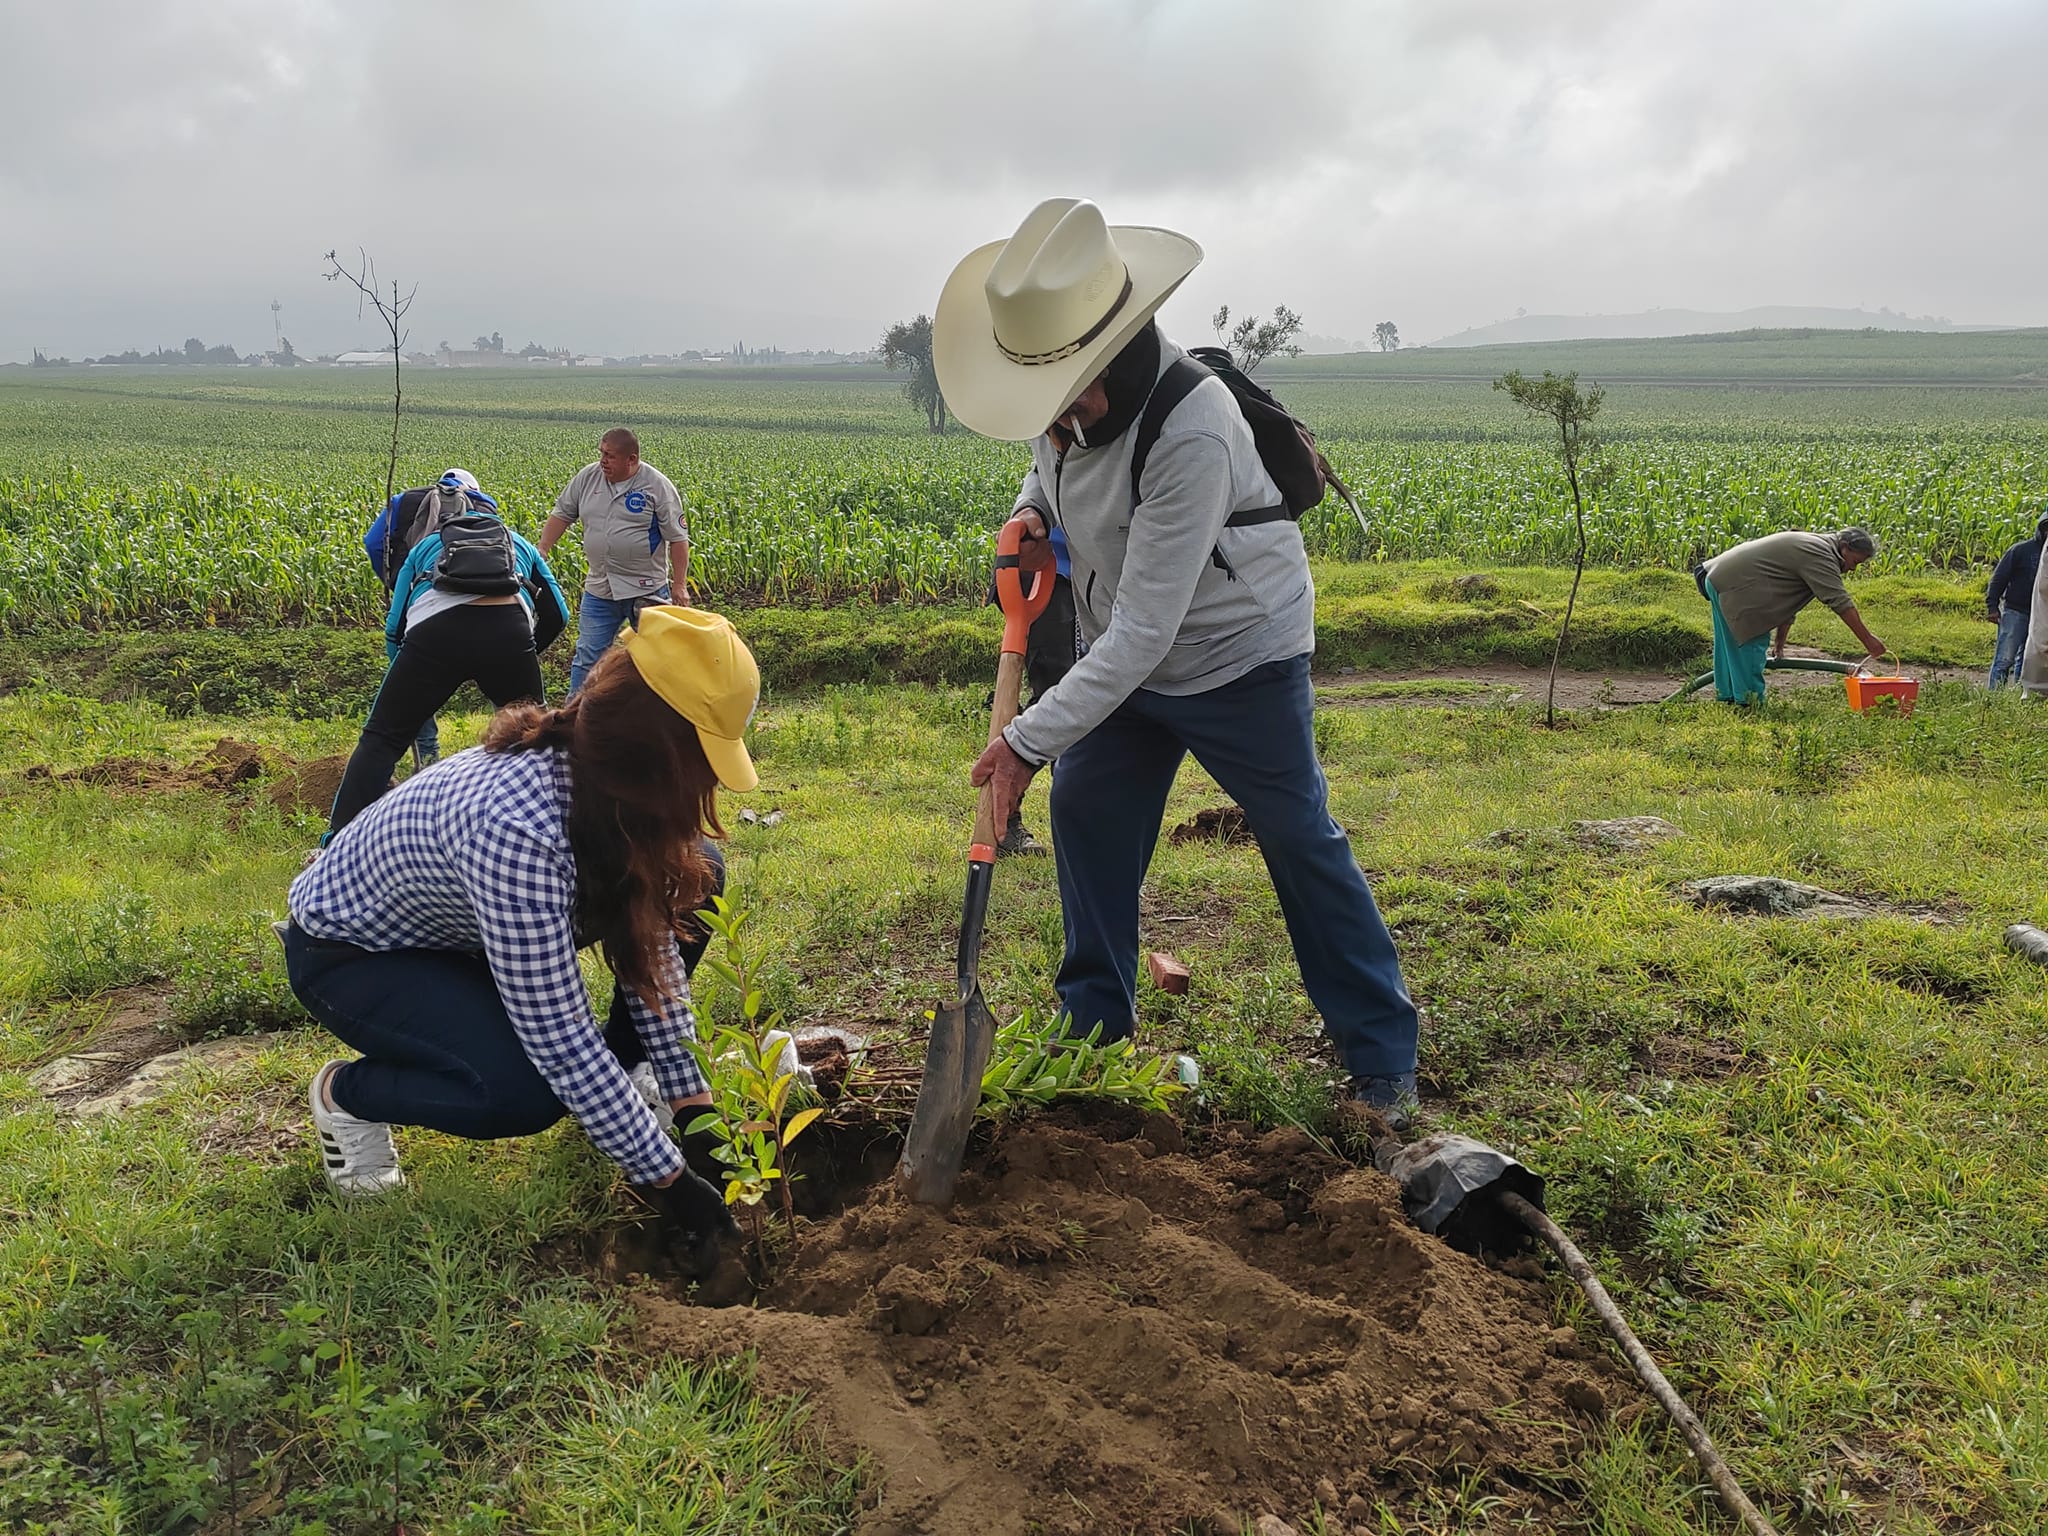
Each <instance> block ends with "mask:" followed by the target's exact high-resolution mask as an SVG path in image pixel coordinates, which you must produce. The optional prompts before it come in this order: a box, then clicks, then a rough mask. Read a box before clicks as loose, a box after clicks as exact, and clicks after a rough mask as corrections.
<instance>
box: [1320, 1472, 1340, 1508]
mask: <svg viewBox="0 0 2048 1536" xmlns="http://www.w3.org/2000/svg"><path fill="white" fill-rule="evenodd" d="M1316 1502H1317V1503H1318V1504H1320V1505H1322V1507H1323V1512H1324V1513H1325V1514H1329V1513H1331V1512H1333V1511H1334V1510H1335V1509H1336V1508H1337V1485H1336V1484H1335V1483H1333V1482H1331V1481H1330V1480H1329V1479H1328V1478H1327V1477H1319V1478H1317V1479H1316Z"/></svg>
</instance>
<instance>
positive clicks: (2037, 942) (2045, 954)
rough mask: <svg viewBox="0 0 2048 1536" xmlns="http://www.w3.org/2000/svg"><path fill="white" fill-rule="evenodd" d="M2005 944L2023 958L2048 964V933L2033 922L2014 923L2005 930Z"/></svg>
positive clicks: (2040, 963)
mask: <svg viewBox="0 0 2048 1536" xmlns="http://www.w3.org/2000/svg"><path fill="white" fill-rule="evenodd" d="M2005 945H2006V948H2008V949H2010V950H2011V951H2012V952H2013V953H2014V954H2016V955H2018V956H2019V957H2020V958H2021V959H2022V960H2031V961H2033V962H2034V964H2036V965H2048V933H2043V932H2042V931H2041V930H2040V929H2038V928H2036V927H2035V926H2034V925H2033V924H2032V923H2014V924H2013V925H2012V926H2011V927H2010V928H2008V929H2006V930H2005Z"/></svg>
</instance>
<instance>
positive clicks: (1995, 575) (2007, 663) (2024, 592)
mask: <svg viewBox="0 0 2048 1536" xmlns="http://www.w3.org/2000/svg"><path fill="white" fill-rule="evenodd" d="M2044 541H2048V508H2044V509H2043V511H2042V514H2041V521H2040V522H2039V523H2038V524H2036V525H2035V528H2034V536H2033V537H2032V538H2031V539H2021V540H2020V541H2019V543H2017V544H2015V545H2013V546H2012V547H2011V548H2010V549H2008V550H2007V551H2006V552H2005V553H2004V554H2003V555H2001V556H1999V558H1998V564H1997V566H1995V567H1994V568H1993V569H1992V572H1991V584H1990V585H1989V586H1988V587H1986V588H1985V589H1984V606H1985V608H1986V610H1987V615H1986V616H1987V617H1988V618H1989V619H1990V620H1991V622H1992V623H1994V624H1996V625H1997V626H1998V642H1997V644H1996V645H1994V646H1993V647H1992V651H1991V676H1990V678H1989V679H1988V682H1987V686H1989V687H1992V688H2003V687H2005V686H2006V685H2007V684H2008V683H2016V682H2018V681H2019V680H2020V658H2021V657H2022V656H2024V655H2025V654H2026V650H2027V621H2028V618H2029V617H2030V616H2031V615H2032V613H2033V610H2034V578H2035V576H2036V575H2038V574H2039V572H2040V569H2041V546H2042V543H2043V542H2044Z"/></svg>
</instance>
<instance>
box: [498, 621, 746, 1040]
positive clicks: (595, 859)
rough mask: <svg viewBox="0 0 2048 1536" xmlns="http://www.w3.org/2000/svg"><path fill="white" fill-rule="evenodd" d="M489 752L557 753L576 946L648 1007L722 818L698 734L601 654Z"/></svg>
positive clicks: (619, 653) (526, 709)
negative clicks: (565, 779) (551, 704)
mask: <svg viewBox="0 0 2048 1536" xmlns="http://www.w3.org/2000/svg"><path fill="white" fill-rule="evenodd" d="M484 747H485V749H486V750H488V751H491V752H531V751H536V750H538V749H540V748H543V747H563V748H566V749H567V751H568V755H569V811H568V815H567V817H566V818H565V825H566V830H567V832H568V836H569V848H570V851H571V852H572V853H574V854H575V856H576V938H577V942H578V943H579V944H587V943H593V942H594V943H596V944H597V945H599V946H600V948H601V949H602V951H603V954H604V961H605V964H606V965H608V966H610V967H611V971H612V974H613V975H614V976H616V977H617V978H618V979H619V980H620V981H621V982H623V983H624V984H625V985H626V986H628V987H630V988H631V989H632V990H633V991H634V992H636V993H638V994H639V996H640V998H641V999H642V1000H643V1001H644V1002H646V1003H647V1005H648V1006H649V1007H655V1006H658V1005H659V1001H660V999H662V998H663V997H664V996H665V995H666V994H665V993H664V992H663V990H662V988H661V986H660V984H659V982H658V981H657V980H656V977H657V976H658V975H659V974H660V972H661V970H662V968H663V963H664V953H665V950H666V949H667V947H668V946H671V945H673V944H674V942H675V933H676V924H677V922H678V921H679V920H681V919H683V918H685V917H687V915H688V914H689V913H692V912H694V911H696V910H697V908H698V907H700V906H702V905H703V904H704V899H705V896H706V894H707V893H708V892H709V891H710V889H711V878H712V877H711V866H710V864H709V863H708V862H707V861H706V859H705V857H704V855H703V852H702V851H701V850H700V848H699V847H698V843H699V840H700V839H701V838H702V837H703V836H704V835H705V834H706V833H709V834H710V835H711V836H713V837H724V836H725V828H724V827H723V826H721V825H720V824H719V821H718V775H717V774H716V773H714V772H713V771H712V768H711V764H710V763H709V762H707V761H706V760H705V757H704V748H703V745H702V744H701V743H700V742H699V741H698V740H697V728H696V727H695V726H694V725H692V724H690V722H689V721H687V720H685V719H684V718H683V717H682V716H681V715H679V714H677V713H676V712H675V710H673V709H671V708H670V707H669V706H668V705H667V704H666V703H664V702H663V701H662V699H661V696H660V695H659V694H657V693H655V691H654V690H653V689H652V688H650V687H648V686H647V684H646V682H645V681H644V680H643V679H642V678H641V676H640V670H639V668H637V667H635V666H634V665H633V659H632V657H630V656H629V655H627V653H626V652H625V651H624V650H623V649H619V648H616V647H615V648H613V649H612V650H609V651H607V652H606V653H605V654H604V657H603V659H602V660H600V661H599V662H598V664H597V665H596V666H595V667H593V668H592V669H591V671H590V675H589V676H588V677H586V678H585V679H584V680H583V687H582V688H581V689H579V690H578V691H577V693H576V695H575V697H573V698H571V699H570V700H569V701H568V702H567V703H565V704H563V705H562V707H561V708H560V709H543V708H541V707H540V706H539V705H537V704H514V705H511V706H509V707H508V708H505V709H501V710H499V711H498V714H497V717H496V718H495V719H494V720H492V721H491V725H490V729H489V730H488V731H487V732H486V733H485V735H484Z"/></svg>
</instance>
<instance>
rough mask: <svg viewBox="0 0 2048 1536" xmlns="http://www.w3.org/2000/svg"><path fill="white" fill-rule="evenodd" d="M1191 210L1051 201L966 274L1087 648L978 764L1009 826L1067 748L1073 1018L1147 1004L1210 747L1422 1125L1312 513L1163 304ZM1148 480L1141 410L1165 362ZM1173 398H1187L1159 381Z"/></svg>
mask: <svg viewBox="0 0 2048 1536" xmlns="http://www.w3.org/2000/svg"><path fill="white" fill-rule="evenodd" d="M1201 255H1202V253H1201V248H1200V247H1199V246H1197V245H1196V244H1195V243H1194V242H1193V241H1192V240H1189V239H1187V238H1186V237H1185V236H1182V235H1177V234H1174V233H1172V232H1171V231H1169V230H1160V229H1145V228H1138V227H1133V226H1118V227H1116V228H1113V229H1112V228H1111V227H1109V226H1108V225H1106V224H1105V223H1104V222H1103V218H1102V214H1101V211H1100V210H1099V209H1097V208H1096V207H1095V205H1094V204H1093V203H1088V202H1078V201H1076V200H1074V199H1071V198H1055V199H1052V200H1050V201H1048V202H1045V203H1042V204H1040V205H1039V207H1038V208H1036V209H1035V210H1033V212H1032V213H1031V215H1030V216H1029V217H1028V218H1026V219H1025V221H1024V223H1023V224H1022V225H1021V226H1019V228H1018V230H1017V232H1016V234H1014V235H1013V236H1011V238H1010V239H1009V240H1007V241H997V242H995V243H994V244H992V245H987V246H983V247H982V248H981V249H979V250H977V251H975V252H973V253H972V254H970V255H969V256H968V257H967V258H966V259H965V260H964V261H962V262H961V263H960V264H959V266H958V267H956V268H955V269H954V272H953V275H952V277H951V278H950V279H948V281H947V284H946V289H945V292H944V294H943V295H942V296H941V298H940V300H939V307H938V312H937V314H936V316H935V318H934V320H933V322H932V356H933V362H934V364H935V366H936V368H937V370H938V376H939V384H940V387H941V388H942V389H943V390H944V391H945V396H946V401H947V403H948V404H949V405H951V406H952V407H953V412H954V415H956V416H957V417H958V418H959V419H960V420H961V421H963V422H965V423H966V424H967V425H968V426H969V427H971V428H973V429H974V430H975V431H977V432H980V433H983V434H984V435H986V436H989V437H996V438H1002V439H1007V440H1009V441H1013V442H1016V441H1025V440H1029V441H1030V443H1031V469H1030V471H1029V473H1027V474H1026V475H1025V477H1024V484H1023V489H1022V491H1021V492H1020V494H1019V496H1018V498H1017V505H1016V510H1015V511H1014V512H1013V513H1012V518H1013V520H1015V521H1017V522H1019V523H1020V524H1021V525H1022V528H1023V531H1024V535H1025V539H1026V543H1025V545H1024V550H1025V553H1024V555H1023V557H1022V562H1021V563H1022V564H1024V565H1025V566H1026V567H1027V568H1028V569H1031V570H1042V571H1044V572H1045V575H1046V578H1047V579H1050V577H1051V574H1052V570H1053V563H1054V556H1053V552H1052V549H1051V547H1050V544H1049V541H1048V533H1049V530H1050V528H1052V527H1054V526H1057V527H1059V528H1061V529H1063V530H1064V531H1065V534H1066V542H1067V549H1068V552H1069V556H1070V560H1071V580H1072V583H1073V594H1074V605H1075V612H1076V618H1077V621H1078V625H1079V629H1080V632H1081V638H1082V640H1083V641H1084V642H1085V643H1086V653H1085V654H1084V655H1082V656H1081V657H1080V659H1079V660H1077V661H1076V662H1075V663H1074V665H1073V667H1072V669H1071V670H1070V671H1068V672H1067V674H1066V675H1065V676H1064V677H1062V678H1061V679H1060V680H1059V681H1058V682H1057V683H1055V684H1054V685H1053V686H1052V687H1050V688H1048V689H1047V690H1046V691H1045V692H1044V693H1043V694H1042V695H1039V696H1038V697H1036V698H1035V699H1034V700H1033V702H1032V705H1031V707H1030V708H1029V709H1027V710H1026V711H1024V713H1023V714H1021V715H1019V716H1018V717H1017V719H1016V720H1015V722H1013V723H1012V724H1011V725H1010V726H1009V728H1008V729H1007V730H1006V731H1005V732H1004V733H1003V735H1002V736H1000V737H999V738H997V740H995V741H994V742H993V743H991V744H990V746H989V748H988V750H987V751H986V752H985V753H983V754H982V756H981V758H980V759H979V760H978V761H977V762H976V763H975V765H974V770H973V775H972V776H973V779H974V782H975V783H977V784H983V783H993V784H994V786H995V798H996V806H995V812H996V825H997V826H1002V825H1003V824H1004V822H1005V821H1006V820H1007V819H1008V817H1009V814H1010V812H1011V810H1012V809H1013V808H1014V807H1015V806H1016V804H1017V802H1018V799H1019V797H1020V796H1021V795H1022V793H1023V790H1024V787H1025V785H1026V784H1028V783H1029V782H1030V779H1031V777H1032V775H1033V774H1034V773H1036V772H1037V770H1038V769H1039V768H1042V767H1044V766H1045V765H1046V764H1048V763H1051V764H1053V774H1052V835H1053V856H1054V860H1055V863H1056V866H1057V869H1058V874H1059V886H1060V909H1061V918H1062V921H1063V923H1064V925H1065V930H1066V955H1065V959H1064V960H1063V962H1062V964H1061V966H1060V971H1059V976H1058V978H1057V980H1056V982H1055V985H1056V987H1057V989H1058V991H1059V996H1060V1004H1061V1009H1062V1011H1063V1012H1064V1013H1066V1014H1067V1015H1068V1016H1069V1027H1070V1028H1071V1029H1073V1030H1074V1031H1075V1032H1076V1033H1085V1032H1086V1031H1088V1030H1089V1029H1091V1028H1093V1027H1094V1026H1096V1025H1098V1024H1099V1025H1100V1026H1101V1027H1102V1037H1103V1038H1104V1039H1105V1040H1112V1041H1113V1040H1121V1039H1124V1038H1126V1037H1128V1036H1129V1035H1130V1033H1131V1031H1132V1029H1133V1027H1134V1025H1135V1022H1136V1012H1137V1009H1136V987H1137V966H1138V937H1139V935H1138V895H1139V887H1140V885H1141V884H1142V882H1143V880H1144V877H1145V869H1146V866H1147V865H1148V864H1149V863H1150V862H1151V859H1152V852H1153V849H1154V847H1155V845H1156V844H1157V843H1158V841H1159V826H1160V820H1161V818H1162V816H1163V814H1164V812H1165V808H1166V799H1167V795H1168V794H1169V793H1170V792H1171V790H1172V788H1173V781H1174V777H1175V775H1176V774H1177V773H1178V771H1179V769H1180V764H1181V761H1182V759H1183V758H1185V757H1186V756H1188V755H1189V754H1190V753H1192V754H1193V755H1194V757H1195V759H1196V760H1197V761H1198V762H1200V763H1201V765H1202V766H1203V767H1204V768H1206V769H1207V770H1208V771H1209V772H1210V773H1211V774H1212V775H1214V777H1215V779H1216V781H1217V783H1219V784H1220V785H1222V787H1223V789H1224V791H1225V792H1226V793H1227V794H1229V795H1230V796H1231V797H1232V798H1234V799H1235V800H1236V801H1237V803H1238V804H1239V805H1240V806H1242V807H1243V808H1244V811H1245V816H1246V819H1247V821H1248V822H1249V824H1250V827H1251V830H1252V833H1253V835H1254V836H1255V837H1256V838H1257V839H1258V843H1259V849H1260V852H1261V853H1262V854H1263V855H1264V857H1265V861H1266V869H1267V871H1268V873H1269V874H1270V875H1271V876H1272V879H1273V885H1274V889H1275V890H1276V892H1277V893H1278V895H1279V897H1280V906H1281V910H1282V912H1283V913H1284V914H1285V916H1286V920H1287V932H1288V936H1289V937H1290V938H1291V939H1292V940H1293V943H1294V954H1295V958H1296V960H1297V961H1298V962H1299V963H1300V966H1301V975H1302V982H1303V985H1304V986H1305V987H1306V988H1307V991H1308V994H1309V997H1310V998H1311V1000H1313V1002H1314V1003H1315V1005H1316V1008H1317V1010H1318V1011H1319V1012H1320V1013H1321V1014H1322V1016H1323V1023H1324V1027H1325V1028H1326V1029H1327V1030H1328V1032H1329V1035H1330V1038H1331V1041H1332V1043H1333V1044H1334V1045H1335V1046H1336V1050H1337V1054H1338V1056H1339V1058H1340V1059H1341V1060H1342V1062H1343V1065H1344V1067H1345V1069H1346V1070H1347V1071H1348V1072H1349V1074H1350V1076H1351V1080H1352V1092H1353V1094H1354V1096H1355V1097H1356V1098H1358V1099H1360V1100H1362V1101H1363V1102H1365V1103H1366V1104H1368V1105H1370V1106H1372V1107H1374V1108H1376V1109H1379V1110H1381V1111H1383V1112H1384V1113H1385V1114H1386V1115H1387V1118H1388V1120H1389V1121H1390V1122H1391V1123H1393V1124H1395V1125H1396V1126H1397V1127H1399V1126H1404V1125H1405V1124H1406V1122H1407V1120H1408V1117H1409V1115H1410V1112H1411V1111H1412V1109H1413V1107H1414V1103H1415V1052H1416V1033H1417V1018H1416V1011H1415V1005H1414V1003H1413V1002H1412V1001H1411V1000H1410V998H1409V996H1408V990H1407V987H1406V985H1405V984H1404V982H1403V981H1402V978H1401V964H1400V960H1399V958H1398V957H1397V956H1396V954H1395V952H1394V943H1393V939H1392V938H1391V937H1390V936H1389V934H1388V933H1387V928H1386V924H1385V923H1384V922H1383V921H1382V920H1381V918H1380V914H1379V911H1378V909H1377V908H1376V907H1375V906H1374V904H1373V899H1372V892H1371V890H1370V889H1369V888H1368V887H1367V885H1366V882H1365V876H1364V874H1363V872H1361V871H1360V869H1359V867H1358V861H1357V859H1356V858H1354V857H1353V856H1352V852H1351V845H1350V842H1349V840H1348V838H1347V837H1346V836H1345V833H1344V829H1343V828H1342V827H1340V826H1338V825H1337V823H1336V821H1335V820H1334V819H1333V818H1332V817H1331V815H1330V808H1329V786H1328V784H1327V783H1326V782H1325V780H1324V778H1323V773H1322V768H1321V766H1320V764H1319V763H1318V762H1317V760H1316V748H1315V733H1314V730H1313V723H1312V717H1313V712H1314V705H1315V693H1314V689H1313V688H1312V687H1311V685H1310V682H1309V670H1308V667H1309V653H1310V652H1311V651H1313V650H1314V649H1315V590H1314V587H1313V585H1312V584H1311V582H1310V580H1309V570H1308V556H1307V554H1306V552H1305V551H1304V549H1303V547H1302V542H1301V529H1300V528H1299V527H1298V526H1297V525H1296V524H1295V523H1294V521H1293V520H1292V519H1291V518H1290V517H1288V516H1286V515H1285V512H1284V507H1283V506H1282V504H1281V496H1280V493H1279V490H1278V488H1277V487H1276V486H1275V484H1274V482H1273V479H1272V477H1271V476H1270V475H1269V474H1268V473H1267V471H1266V468H1265V465H1264V463H1263V462H1262V461H1261V460H1260V458H1259V453H1258V449H1257V447H1256V445H1255V444H1254V443H1253V441H1252V435H1251V429H1250V428H1249V427H1248V426H1247V425H1246V423H1245V419H1244V416H1243V413H1242V412H1241V411H1240V410H1239V408H1238V404H1237V401H1236V398H1235V397H1234V396H1233V395H1232V394H1231V393H1230V390H1229V388H1228V387H1227V386H1226V385H1225V384H1224V383H1223V382H1222V381H1221V380H1220V379H1217V378H1216V377H1215V376H1214V375H1212V374H1210V373H1209V372H1208V371H1207V370H1205V369H1201V368H1199V367H1198V366H1197V365H1196V364H1194V363H1193V362H1192V360H1190V359H1188V358H1187V355H1186V353H1184V352H1183V351H1182V349H1181V348H1179V347H1178V346H1175V345H1174V344H1173V343H1172V342H1171V341H1169V340H1168V339H1167V338H1166V337H1164V336H1162V335H1161V334H1160V332H1159V329H1158V327H1157V326H1156V325H1154V324H1153V323H1152V314H1153V311H1154V310H1156V309H1157V308H1158V307H1159V305H1160V304H1161V303H1163V302H1164V301H1165V300H1166V298H1167V297H1168V296H1169V295H1170V294H1171V293H1172V292H1173V291H1174V289H1175V288H1177V287H1178V286H1179V285H1180V283H1181V281H1182V280H1183V279H1184V278H1185V277H1186V276H1187V274H1188V273H1189V272H1190V271H1191V270H1192V269H1193V268H1194V266H1195V263H1196V262H1198V261H1200V260H1201ZM1190 370H1192V372H1193V373H1194V374H1195V376H1196V377H1195V378H1194V380H1193V382H1192V385H1191V387H1187V388H1186V392H1185V393H1184V394H1182V395H1180V397H1179V399H1178V400H1177V401H1176V402H1175V403H1173V404H1172V406H1171V409H1168V410H1165V412H1164V414H1163V416H1161V417H1160V418H1159V420H1158V428H1159V431H1158V436H1157V438H1156V440H1154V441H1153V442H1152V443H1151V445H1150V448H1149V450H1148V452H1147V454H1146V456H1145V459H1144V462H1143V465H1142V469H1141V472H1140V473H1139V476H1138V480H1137V485H1136V487H1135V490H1136V494H1135V495H1134V487H1133V481H1132V469H1133V464H1134V459H1135V454H1136V440H1137V438H1138V437H1139V435H1140V432H1139V427H1138V423H1139V422H1140V419H1141V417H1143V416H1144V415H1145V410H1146V405H1147V402H1148V401H1150V400H1151V399H1152V397H1153V393H1154V390H1155V388H1159V389H1162V390H1163V389H1166V388H1167V386H1166V385H1165V384H1163V383H1162V380H1164V379H1166V378H1167V377H1168V376H1169V375H1171V376H1172V377H1173V379H1174V380H1175V381H1176V383H1177V385H1182V386H1186V385H1188V379H1189V372H1190ZM1160 398H1161V405H1162V407H1163V406H1164V404H1165V402H1166V401H1168V400H1171V399H1173V394H1172V393H1167V394H1162V396H1161V397H1160Z"/></svg>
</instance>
